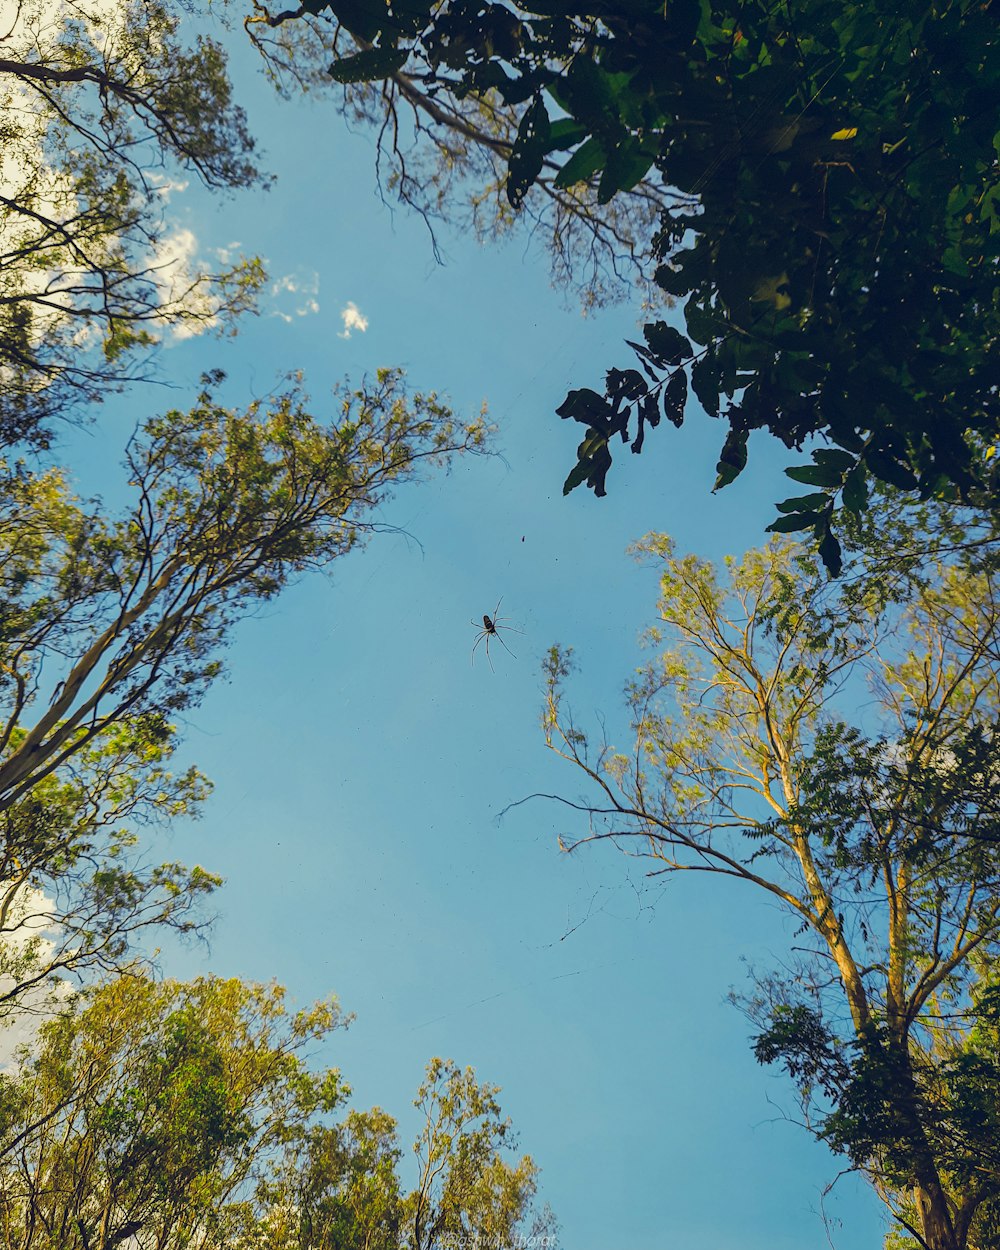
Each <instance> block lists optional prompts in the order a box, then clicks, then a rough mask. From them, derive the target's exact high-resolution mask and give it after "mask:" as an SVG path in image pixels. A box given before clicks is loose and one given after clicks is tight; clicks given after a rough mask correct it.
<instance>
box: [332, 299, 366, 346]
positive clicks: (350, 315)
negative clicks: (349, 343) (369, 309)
mask: <svg viewBox="0 0 1000 1250" xmlns="http://www.w3.org/2000/svg"><path fill="white" fill-rule="evenodd" d="M340 319H341V321H342V322H343V323H344V328H343V330H341V331H340V333H339V334H338V335H337V338H339V339H349V338H350V337H351V331H352V330H358V331H359V332H360V333H361V334H364V332H365V331H366V330H367V329H368V318H367V317H366V316H365V315H364V313H363V312H362V311H361V310H360V309H359V308H358V306H357V304H355V303H354V301H353V300H348V303H347V307H346V308H342V309H341V310H340Z"/></svg>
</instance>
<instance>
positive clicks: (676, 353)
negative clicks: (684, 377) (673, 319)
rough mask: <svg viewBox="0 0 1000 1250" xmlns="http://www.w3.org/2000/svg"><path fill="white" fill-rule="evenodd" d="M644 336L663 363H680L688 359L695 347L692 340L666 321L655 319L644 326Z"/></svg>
mask: <svg viewBox="0 0 1000 1250" xmlns="http://www.w3.org/2000/svg"><path fill="white" fill-rule="evenodd" d="M642 336H643V338H644V339H645V340H646V342H647V343H648V344H649V350H650V351H651V352H652V353H653V354H654V355H655V356H657V357H659V359H660V361H661V362H662V364H663V365H679V364H680V363H681V361H682V360H686V359H688V358H689V357H690V356H691V355H692V353H693V349H692V347H691V344H690V342H689V341H688V340H687V339H686V338H685V337H684V335H683V334H681V332H680V330H676V329H675V328H674V327H673V326H668V325H667V323H666V322H665V321H653V322H651V323H650V324H649V325H645V326H643V327H642Z"/></svg>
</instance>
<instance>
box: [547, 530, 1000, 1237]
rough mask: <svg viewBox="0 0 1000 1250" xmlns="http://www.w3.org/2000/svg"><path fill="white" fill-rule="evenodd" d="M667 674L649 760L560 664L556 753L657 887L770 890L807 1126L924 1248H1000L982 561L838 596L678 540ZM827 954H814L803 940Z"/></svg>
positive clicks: (845, 588) (763, 990)
mask: <svg viewBox="0 0 1000 1250" xmlns="http://www.w3.org/2000/svg"><path fill="white" fill-rule="evenodd" d="M638 552H639V554H640V555H641V556H643V557H644V558H647V559H649V560H650V561H652V562H653V564H654V565H655V567H656V568H657V570H658V573H659V579H660V598H659V602H658V605H657V619H656V623H655V624H654V626H653V627H652V629H651V630H650V632H649V642H650V646H651V648H652V649H653V650H654V653H655V654H654V656H653V657H652V658H651V659H650V660H649V661H648V662H647V663H646V664H645V665H643V667H642V668H641V669H640V670H639V672H638V675H637V676H636V677H635V678H633V679H632V680H631V681H630V682H629V683H628V685H627V687H626V691H627V699H628V706H629V710H630V713H631V720H632V732H631V744H630V745H627V746H621V747H619V746H616V745H615V744H614V742H613V740H612V739H611V738H610V737H608V736H601V737H598V738H597V739H596V740H595V739H592V738H591V736H590V735H589V734H588V733H587V732H586V731H585V730H584V729H583V728H582V727H581V725H580V723H579V722H578V721H577V720H576V719H574V716H573V714H572V712H571V710H570V709H569V707H568V704H567V696H566V693H565V685H566V679H567V677H568V675H569V672H570V669H571V661H570V657H569V654H568V653H567V652H566V651H561V650H559V649H558V648H553V650H552V652H551V654H550V655H549V658H548V661H547V665H546V669H547V676H548V687H547V701H546V704H545V710H544V713H543V726H544V730H545V735H546V741H547V743H548V745H549V746H550V747H551V748H552V749H553V750H555V751H557V752H558V753H559V754H560V755H562V756H563V757H564V758H566V759H567V760H568V761H570V763H572V764H573V765H574V766H575V768H576V769H577V770H578V771H580V772H582V773H583V774H584V775H585V776H586V777H587V778H588V784H589V786H590V787H591V790H590V793H589V794H588V796H587V797H586V798H584V799H581V800H579V801H573V802H568V806H569V808H571V809H573V810H576V811H580V810H582V811H583V812H585V813H586V814H587V821H588V824H587V829H586V830H585V831H584V832H582V833H581V834H579V835H577V834H574V833H572V832H567V833H566V834H565V835H564V836H563V837H562V839H561V844H562V846H563V848H564V849H565V850H568V851H575V850H577V849H578V848H580V847H582V846H584V845H587V844H599V843H608V844H610V845H614V846H617V847H619V848H620V849H621V850H622V851H623V852H624V853H625V854H626V855H628V856H630V857H635V858H637V859H638V860H639V861H640V863H641V864H642V865H643V867H644V868H645V870H646V871H647V872H648V874H649V875H650V876H651V877H656V876H659V875H661V874H682V873H687V872H696V873H707V874H712V875H714V876H715V877H717V878H723V879H726V880H728V881H732V882H741V883H745V884H748V885H752V886H753V887H755V888H756V889H758V890H762V891H765V892H766V893H767V894H768V895H769V896H770V897H771V898H773V899H775V900H777V901H778V902H780V904H781V905H782V907H783V908H784V909H786V910H787V912H788V913H789V914H790V916H791V918H792V919H793V921H794V922H795V925H796V926H797V927H796V928H795V930H794V936H791V934H790V937H789V947H790V949H789V950H788V952H787V954H786V956H785V958H784V960H783V966H782V967H781V968H779V969H758V970H757V977H756V980H757V988H756V991H755V992H754V993H753V994H752V995H751V996H750V998H749V1000H747V1001H746V1004H745V1005H746V1007H747V1010H748V1012H749V1014H750V1016H751V1019H752V1020H753V1021H754V1022H755V1024H756V1025H757V1028H758V1032H757V1037H756V1043H755V1049H756V1053H757V1056H758V1058H759V1059H761V1061H762V1062H779V1063H781V1064H783V1065H784V1067H785V1068H786V1070H787V1071H788V1073H789V1074H790V1076H791V1077H792V1078H793V1079H794V1080H795V1081H796V1083H797V1084H798V1086H799V1088H800V1092H801V1095H802V1101H803V1109H804V1117H805V1120H806V1123H807V1124H808V1125H809V1126H811V1128H812V1129H813V1131H814V1132H815V1133H816V1134H817V1135H818V1136H820V1137H821V1138H823V1139H824V1140H826V1141H827V1142H828V1143H829V1144H830V1145H831V1146H832V1147H833V1148H834V1149H835V1150H838V1151H841V1152H843V1153H844V1154H846V1155H847V1157H848V1159H849V1160H850V1162H851V1164H852V1165H853V1166H855V1167H857V1168H859V1169H860V1170H861V1171H862V1172H863V1173H864V1174H865V1175H867V1176H868V1177H869V1178H870V1179H871V1180H872V1181H873V1183H874V1185H875V1187H876V1189H877V1190H878V1192H879V1193H880V1195H882V1196H883V1198H884V1199H885V1200H886V1201H887V1203H888V1204H889V1207H890V1210H891V1211H892V1212H893V1214H894V1216H895V1217H896V1219H897V1221H898V1223H899V1225H900V1227H901V1228H903V1229H906V1230H908V1231H909V1232H911V1233H912V1234H913V1235H914V1236H915V1237H916V1238H917V1240H918V1241H919V1243H920V1244H921V1245H922V1246H924V1247H925V1248H926V1250H968V1248H971V1247H975V1250H984V1248H985V1247H991V1246H994V1245H995V1244H996V1241H995V1230H996V1227H997V1224H998V1217H1000V1206H998V1203H1000V1155H998V1154H997V1142H998V1140H1000V1059H998V1054H997V1050H996V1036H997V1027H998V1026H997V1021H998V1016H997V1009H998V999H997V982H996V966H997V958H998V956H1000V809H998V806H997V785H996V781H997V777H998V775H1000V742H998V740H997V732H996V727H997V719H998V713H1000V615H998V602H1000V600H998V585H997V570H996V567H995V561H994V560H993V558H992V557H990V556H987V557H985V558H984V557H983V555H982V550H981V549H979V548H976V547H971V548H969V549H968V550H966V551H964V552H963V553H962V554H961V555H960V556H958V557H954V558H952V559H950V560H949V561H948V562H947V563H945V562H941V563H939V564H938V565H937V566H936V567H935V566H933V565H927V566H925V567H924V568H923V569H922V570H920V571H916V570H914V571H913V575H912V576H911V577H909V578H908V579H906V581H905V582H902V583H900V584H898V585H895V586H893V584H892V583H891V582H890V581H887V580H886V579H885V578H884V576H882V575H881V573H877V574H876V575H874V576H872V575H871V573H870V572H869V571H867V570H866V569H865V568H864V567H863V562H862V563H861V564H860V565H859V563H858V562H857V561H855V562H854V563H853V564H852V569H851V571H852V576H851V577H850V578H849V579H848V578H845V579H844V582H843V583H836V582H835V583H830V582H828V580H827V578H826V576H825V574H824V570H823V569H822V567H821V566H820V565H819V563H818V561H817V560H816V558H815V557H814V556H813V555H811V554H810V553H809V552H808V551H807V550H805V549H803V548H802V547H801V546H795V545H793V544H792V543H791V542H790V541H789V540H787V539H780V540H779V539H775V540H774V541H772V543H771V544H770V546H768V547H767V548H765V549H763V550H758V551H751V552H750V553H748V554H747V555H746V556H744V557H743V558H741V559H739V560H735V559H734V560H731V561H729V562H728V563H727V567H726V568H725V569H719V568H716V567H715V566H713V565H712V564H710V563H709V562H708V561H705V560H703V559H699V558H698V557H696V556H690V555H689V556H682V555H679V554H678V553H677V552H676V551H675V549H674V546H673V544H672V543H671V541H670V540H669V539H668V538H666V537H665V536H663V535H657V534H653V535H649V536H648V537H647V538H646V539H644V540H643V542H642V543H641V544H640V545H639V547H638ZM803 935H804V936H803Z"/></svg>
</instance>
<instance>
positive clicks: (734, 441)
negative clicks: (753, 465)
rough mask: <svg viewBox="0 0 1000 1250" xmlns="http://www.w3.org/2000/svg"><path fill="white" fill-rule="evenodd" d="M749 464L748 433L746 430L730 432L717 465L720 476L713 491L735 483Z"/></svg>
mask: <svg viewBox="0 0 1000 1250" xmlns="http://www.w3.org/2000/svg"><path fill="white" fill-rule="evenodd" d="M746 464H747V432H746V430H730V431H729V433H728V435H727V436H726V441H725V443H723V445H722V451H721V452H720V454H719V463H718V464H717V465H716V471H717V473H718V476H717V477H716V479H715V485H714V486H713V487H712V490H713V491H716V490H721V489H722V487H723V486H728V485H729V483H730V482H734V481H735V480H736V479H737V478H738V477H739V475H740V474H741V473H742V472H743V470H744V469H745V468H746Z"/></svg>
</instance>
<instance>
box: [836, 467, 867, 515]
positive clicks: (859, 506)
mask: <svg viewBox="0 0 1000 1250" xmlns="http://www.w3.org/2000/svg"><path fill="white" fill-rule="evenodd" d="M841 498H842V499H843V501H844V507H845V508H846V509H847V510H848V512H853V513H854V514H855V515H858V514H859V513H862V512H864V511H865V509H866V508H867V507H868V486H867V483H866V482H865V471H864V469H863V468H862V466H861V465H860V464H859V465H856V466H855V468H853V469H852V470H851V472H850V473H848V475H847V477H846V478H844V493H843V495H842V496H841Z"/></svg>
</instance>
